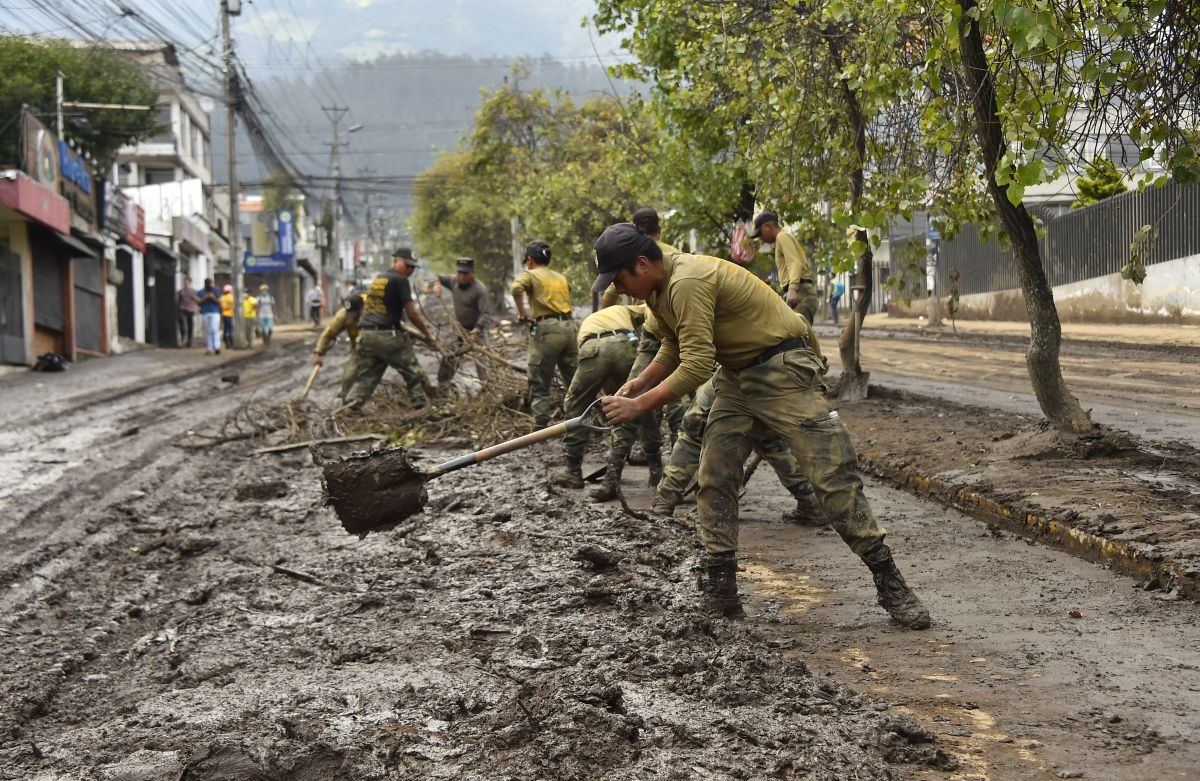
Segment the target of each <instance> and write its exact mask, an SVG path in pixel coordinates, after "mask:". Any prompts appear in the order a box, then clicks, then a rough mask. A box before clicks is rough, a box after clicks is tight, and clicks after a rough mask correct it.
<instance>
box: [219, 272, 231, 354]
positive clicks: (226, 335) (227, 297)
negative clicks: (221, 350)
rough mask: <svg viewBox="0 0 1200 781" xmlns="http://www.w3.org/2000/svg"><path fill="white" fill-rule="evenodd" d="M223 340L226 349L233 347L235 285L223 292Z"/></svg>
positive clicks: (227, 286) (224, 289)
mask: <svg viewBox="0 0 1200 781" xmlns="http://www.w3.org/2000/svg"><path fill="white" fill-rule="evenodd" d="M221 339H222V341H224V342H225V346H226V347H229V348H232V347H233V285H226V286H225V287H224V288H222V292H221Z"/></svg>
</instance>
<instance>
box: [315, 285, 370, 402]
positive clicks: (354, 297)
mask: <svg viewBox="0 0 1200 781" xmlns="http://www.w3.org/2000/svg"><path fill="white" fill-rule="evenodd" d="M362 313H363V297H362V295H361V294H359V293H351V294H350V295H349V296H347V297H346V305H345V306H344V307H342V308H341V309H339V310H338V313H337V314H336V315H334V316H333V319H332V320H330V321H329V325H327V326H325V330H324V331H322V332H321V336H320V337H318V338H317V346H316V347H315V348H313V353H314V355H313V365H314V366H321V365H322V364H324V363H325V353H327V352H329V348H330V347H332V346H333V343H334V342H335V341H337V338H338V336H339V335H341V334H342V332H345V334H346V336H348V337H349V338H350V353H349V355H348V356H347V358H346V368H345V370H343V371H342V389H341V391H339V392H338V398H339V399H340V400H341V401H342V402H343V403H344V402H345V401H346V396H347V394H349V393H350V386H351V385H353V384H354V377H355V375H356V374H357V373H358V321H359V318H360V317H362Z"/></svg>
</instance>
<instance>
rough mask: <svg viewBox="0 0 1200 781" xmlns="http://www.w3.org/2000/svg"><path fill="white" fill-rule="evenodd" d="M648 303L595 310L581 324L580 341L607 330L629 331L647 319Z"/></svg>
mask: <svg viewBox="0 0 1200 781" xmlns="http://www.w3.org/2000/svg"><path fill="white" fill-rule="evenodd" d="M646 311H647V310H646V305H645V304H634V305H633V306H609V307H605V308H604V309H601V310H599V311H597V312H593V313H592V314H590V315H588V316H587V317H585V318H584V319H583V322H582V323H581V324H580V326H579V343H580V344H583V340H584V338H585V337H588V336H595V335H596V334H602V333H604V332H606V331H629V332H631V333H632V332H633V330H634V329H635V328H637V327H638V326H639V325H641V324H642V323H643V322H644V321H645V320H646Z"/></svg>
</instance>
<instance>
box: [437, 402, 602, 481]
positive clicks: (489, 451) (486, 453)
mask: <svg viewBox="0 0 1200 781" xmlns="http://www.w3.org/2000/svg"><path fill="white" fill-rule="evenodd" d="M586 418H587V414H586V413H585V414H583V415H580V416H579V417H577V418H571V419H570V420H564V421H563V422H562V423H555V424H554V425H553V426H548V427H546V428H543V429H539V430H537V431H534V432H532V433H529V434H526V435H524V436H521V437H517V438H516V439H510V440H507V441H505V442H501V443H499V444H497V445H492V446H491V447H485V448H484V449H483V450H477V451H475V452H474V453H467V454H466V455H465V456H459V457H458V458H453V459H451V460H449V461H446V462H445V463H442V464H438V465H437V466H435V467H433V469H431V470H429V471H428V472H422V473H421V474H422V475H423V476H424V477H426V478H433V477H440V476H441V475H444V474H446V473H447V472H453V471H455V470H457V469H463V468H464V467H468V466H474V465H475V464H478V463H480V462H482V461H487V460H489V459H492V458H495V457H496V456H502V455H504V454H505V453H511V452H513V451H514V450H521V449H522V448H527V447H529V446H530V445H536V444H538V443H539V442H545V441H547V440H550V439H556V438H558V437H561V436H563V435H565V434H566V433H567V432H568V431H573V430H574V429H577V428H580V427H582V426H585V425H587V423H586Z"/></svg>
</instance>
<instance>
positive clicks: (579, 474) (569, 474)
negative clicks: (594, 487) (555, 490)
mask: <svg viewBox="0 0 1200 781" xmlns="http://www.w3.org/2000/svg"><path fill="white" fill-rule="evenodd" d="M554 483H555V485H561V486H562V487H563V488H583V459H582V458H569V457H568V458H567V467H566V469H564V470H563V471H561V472H559V473H558V475H556V476H555V478H554Z"/></svg>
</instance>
